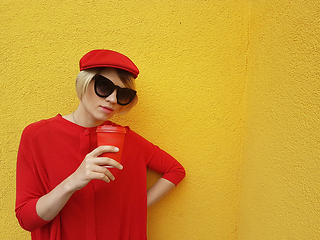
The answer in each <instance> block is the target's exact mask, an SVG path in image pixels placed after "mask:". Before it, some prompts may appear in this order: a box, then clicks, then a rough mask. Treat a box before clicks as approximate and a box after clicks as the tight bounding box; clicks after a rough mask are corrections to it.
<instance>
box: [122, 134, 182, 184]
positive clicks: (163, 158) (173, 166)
mask: <svg viewBox="0 0 320 240" xmlns="http://www.w3.org/2000/svg"><path fill="white" fill-rule="evenodd" d="M127 139H128V140H127V141H129V142H130V143H131V144H130V148H131V149H130V150H129V151H131V152H134V148H135V149H136V148H138V151H139V155H140V156H142V158H143V159H144V160H145V163H146V166H147V167H148V168H149V169H151V170H154V171H156V172H158V173H160V174H162V177H163V178H165V179H167V180H169V181H170V182H172V183H173V184H175V185H178V184H179V183H180V182H181V181H182V179H183V178H184V177H185V175H186V172H185V169H184V168H183V166H182V165H181V164H180V163H179V162H178V161H177V160H176V159H175V158H174V157H172V156H171V155H170V154H168V153H167V152H165V151H163V150H162V149H160V148H159V147H158V146H156V145H154V144H153V143H151V142H149V141H148V140H146V139H145V138H143V137H141V136H140V135H138V134H136V133H135V132H133V131H132V130H130V128H128V132H127ZM128 145H129V144H128Z"/></svg>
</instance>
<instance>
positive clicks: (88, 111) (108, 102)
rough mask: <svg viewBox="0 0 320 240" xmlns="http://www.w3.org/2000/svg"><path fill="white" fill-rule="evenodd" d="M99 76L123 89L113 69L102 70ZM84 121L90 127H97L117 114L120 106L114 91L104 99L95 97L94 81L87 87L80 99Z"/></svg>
mask: <svg viewBox="0 0 320 240" xmlns="http://www.w3.org/2000/svg"><path fill="white" fill-rule="evenodd" d="M100 75H102V76H104V77H106V78H108V79H110V80H111V81H112V82H113V83H114V84H115V85H117V86H119V87H125V86H124V84H123V83H122V81H121V80H120V78H119V76H118V74H117V71H116V70H115V69H114V68H106V69H104V70H103V71H102V72H101V73H100ZM81 104H82V106H83V110H84V115H85V116H83V117H85V119H86V120H87V121H88V123H89V122H90V123H91V124H90V125H93V126H98V125H100V124H102V123H103V122H105V121H106V120H108V119H110V118H111V117H112V116H113V115H114V114H116V113H118V112H119V110H120V108H121V106H120V105H119V104H118V103H117V98H116V90H115V91H114V92H113V93H112V94H111V95H109V96H108V97H106V98H102V97H99V96H97V95H96V93H95V91H94V81H91V82H90V83H89V85H88V89H87V91H86V92H85V94H84V95H83V97H82V99H81Z"/></svg>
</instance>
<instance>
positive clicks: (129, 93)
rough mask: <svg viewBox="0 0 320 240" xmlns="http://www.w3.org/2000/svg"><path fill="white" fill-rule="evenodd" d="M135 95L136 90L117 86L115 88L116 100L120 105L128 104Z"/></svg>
mask: <svg viewBox="0 0 320 240" xmlns="http://www.w3.org/2000/svg"><path fill="white" fill-rule="evenodd" d="M135 96H136V91H134V90H132V89H129V88H118V89H117V100H118V104H120V105H127V104H129V103H130V102H131V101H132V100H133V99H134V97H135Z"/></svg>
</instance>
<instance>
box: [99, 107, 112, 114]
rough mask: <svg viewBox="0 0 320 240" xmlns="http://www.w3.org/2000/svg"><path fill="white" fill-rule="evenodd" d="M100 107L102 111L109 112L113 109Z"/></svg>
mask: <svg viewBox="0 0 320 240" xmlns="http://www.w3.org/2000/svg"><path fill="white" fill-rule="evenodd" d="M100 108H101V109H102V111H104V112H105V113H111V112H113V111H114V110H113V109H112V108H109V107H104V106H100Z"/></svg>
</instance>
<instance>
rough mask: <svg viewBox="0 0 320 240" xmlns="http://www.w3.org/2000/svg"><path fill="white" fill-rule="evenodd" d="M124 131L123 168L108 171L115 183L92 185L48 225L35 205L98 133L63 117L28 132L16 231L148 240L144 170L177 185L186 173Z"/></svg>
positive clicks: (41, 238) (44, 237)
mask: <svg viewBox="0 0 320 240" xmlns="http://www.w3.org/2000/svg"><path fill="white" fill-rule="evenodd" d="M105 124H113V123H112V122H110V121H108V122H106V123H105ZM126 130H127V133H126V137H125V142H124V147H123V153H122V160H121V164H122V165H123V167H124V168H123V170H118V169H111V171H112V172H113V173H114V175H115V177H116V180H115V181H113V182H110V183H106V182H104V181H101V180H92V181H91V182H90V183H89V184H88V185H87V186H86V187H84V188H83V189H81V190H79V191H77V192H75V193H74V194H73V195H72V197H71V198H70V199H69V201H68V202H67V204H66V205H65V206H64V208H63V209H62V210H61V212H60V213H59V214H58V215H57V216H56V217H55V218H54V219H53V220H52V221H50V222H46V221H44V220H42V219H41V218H40V217H39V216H38V215H37V213H36V202H37V200H38V199H39V198H40V197H41V196H43V195H45V194H46V193H48V192H50V191H51V190H52V189H53V188H54V187H56V186H57V185H58V184H59V183H61V182H62V181H63V180H64V179H65V178H67V177H68V176H69V175H70V174H72V173H73V172H74V171H75V170H76V169H77V168H78V166H79V165H80V163H81V162H82V161H83V159H84V158H85V156H86V154H88V153H89V152H91V151H92V150H93V149H95V148H96V147H97V140H96V132H95V131H96V127H93V128H84V127H81V126H78V125H76V124H73V123H71V122H69V121H67V120H65V119H64V118H62V117H61V115H57V116H56V117H54V118H51V119H48V120H42V121H40V122H37V123H33V124H31V125H29V126H28V127H26V129H25V130H24V131H23V134H22V137H21V142H20V147H19V152H18V160H17V193H16V216H17V218H18V220H19V223H20V225H21V226H22V227H23V228H24V229H26V230H28V231H31V236H32V239H35V240H49V239H50V240H60V239H61V240H70V239H72V240H73V239H74V240H82V239H87V240H100V239H101V240H102V239H103V240H105V239H108V240H121V239H123V240H128V239H133V240H140V239H146V221H147V189H146V188H147V187H146V186H147V184H146V167H148V168H149V169H152V170H155V171H157V172H159V173H161V174H162V177H163V178H165V179H167V180H169V181H171V182H172V183H174V184H175V185H177V184H178V183H179V182H180V181H181V180H182V179H183V178H184V176H185V171H184V168H183V167H182V166H181V164H180V163H179V162H177V161H176V160H175V159H174V158H173V157H171V156H170V155H169V154H167V153H166V152H164V151H163V150H161V149H160V148H158V147H157V146H155V145H153V144H152V143H150V142H148V141H147V140H145V139H144V138H142V137H141V136H139V135H138V134H136V133H135V132H134V131H132V130H131V129H130V128H129V127H126Z"/></svg>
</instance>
